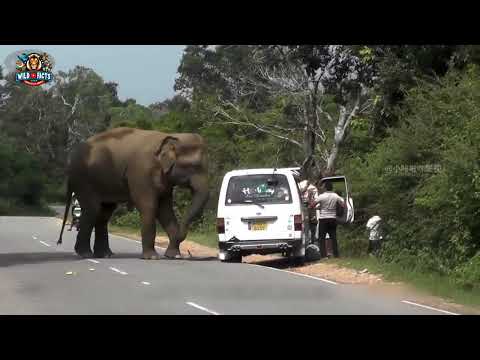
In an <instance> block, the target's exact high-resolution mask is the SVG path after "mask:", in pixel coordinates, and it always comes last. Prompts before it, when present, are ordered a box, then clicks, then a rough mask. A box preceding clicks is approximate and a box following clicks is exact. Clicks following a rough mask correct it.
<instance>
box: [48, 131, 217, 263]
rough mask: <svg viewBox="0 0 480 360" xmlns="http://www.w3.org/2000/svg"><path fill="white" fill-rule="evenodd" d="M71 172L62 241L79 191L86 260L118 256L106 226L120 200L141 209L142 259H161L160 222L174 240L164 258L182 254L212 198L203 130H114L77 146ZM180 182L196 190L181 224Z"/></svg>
mask: <svg viewBox="0 0 480 360" xmlns="http://www.w3.org/2000/svg"><path fill="white" fill-rule="evenodd" d="M66 173H67V203H66V206H65V215H64V218H63V224H62V229H61V232H60V237H59V240H58V242H57V244H61V243H62V234H63V229H64V227H65V222H66V219H67V215H68V209H69V207H70V203H71V198H72V192H74V193H75V194H76V196H77V198H78V201H79V203H80V206H81V208H82V215H81V218H80V230H79V232H78V234H77V239H76V243H75V252H76V253H77V254H78V255H79V256H81V257H83V258H89V257H97V258H103V257H110V256H112V255H114V254H113V252H112V251H111V250H110V246H109V242H108V228H107V227H108V222H109V220H110V218H111V216H112V214H113V212H114V211H115V209H116V207H117V206H118V204H121V203H127V204H128V206H129V208H130V207H132V206H134V207H136V208H137V209H138V211H139V212H140V215H141V236H142V258H143V259H152V260H156V259H159V258H160V257H159V255H158V253H157V252H156V251H155V235H156V221H157V220H158V222H159V223H160V225H161V226H162V227H163V228H164V230H165V232H166V233H167V235H168V238H169V245H168V247H167V250H166V252H165V257H167V258H178V257H181V255H180V243H181V242H182V241H183V240H185V238H186V235H187V232H188V230H189V226H190V225H191V223H192V221H193V220H195V219H196V218H197V217H198V216H200V215H201V214H202V212H203V209H204V207H205V205H206V203H207V201H208V199H209V190H208V164H207V151H206V143H205V141H204V139H203V138H202V137H201V136H200V135H198V134H190V133H172V134H168V133H163V132H159V131H153V130H141V129H135V128H126V127H118V128H114V129H110V130H107V131H105V132H102V133H99V134H96V135H94V136H92V137H90V138H89V139H87V140H86V141H84V142H81V143H79V144H77V145H76V146H75V147H74V148H73V150H72V152H71V155H70V158H69V161H68V164H67V171H66ZM175 186H180V187H184V188H188V189H190V191H191V193H192V204H191V207H190V208H189V210H188V211H187V213H186V215H185V218H184V220H183V221H182V222H181V223H180V224H179V222H178V221H177V218H176V216H175V213H174V210H173V189H174V187H175ZM93 229H95V241H94V248H93V252H92V250H91V248H90V236H91V234H92V231H93Z"/></svg>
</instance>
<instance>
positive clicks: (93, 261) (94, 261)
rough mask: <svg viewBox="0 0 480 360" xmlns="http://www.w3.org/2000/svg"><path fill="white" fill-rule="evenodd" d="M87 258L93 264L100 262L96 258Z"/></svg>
mask: <svg viewBox="0 0 480 360" xmlns="http://www.w3.org/2000/svg"><path fill="white" fill-rule="evenodd" d="M87 260H88V261H90V262H92V263H94V264H100V261H97V260H93V259H87Z"/></svg>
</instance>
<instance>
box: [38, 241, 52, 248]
mask: <svg viewBox="0 0 480 360" xmlns="http://www.w3.org/2000/svg"><path fill="white" fill-rule="evenodd" d="M40 244H43V245H45V246H48V247H50V244H47V243H46V242H45V241H42V240H40Z"/></svg>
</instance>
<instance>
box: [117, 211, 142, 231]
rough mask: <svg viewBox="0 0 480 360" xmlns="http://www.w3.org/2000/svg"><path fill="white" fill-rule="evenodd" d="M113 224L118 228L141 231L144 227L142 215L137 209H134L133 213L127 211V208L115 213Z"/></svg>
mask: <svg viewBox="0 0 480 360" xmlns="http://www.w3.org/2000/svg"><path fill="white" fill-rule="evenodd" d="M112 224H113V225H117V226H123V227H129V228H134V229H140V228H141V226H142V221H141V217H140V213H139V212H138V210H137V209H134V210H133V211H127V210H126V208H124V207H120V208H119V209H118V210H117V211H115V213H114V215H113V217H112Z"/></svg>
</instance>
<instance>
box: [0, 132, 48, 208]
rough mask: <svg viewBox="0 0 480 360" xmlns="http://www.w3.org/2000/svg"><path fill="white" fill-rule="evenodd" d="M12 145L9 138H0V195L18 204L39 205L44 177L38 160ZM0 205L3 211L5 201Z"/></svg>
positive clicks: (42, 192) (43, 188)
mask: <svg viewBox="0 0 480 360" xmlns="http://www.w3.org/2000/svg"><path fill="white" fill-rule="evenodd" d="M14 145H15V144H14V143H13V141H12V140H10V139H6V138H4V137H2V138H0V167H1V168H2V177H1V178H0V197H3V198H4V199H9V201H12V202H18V203H19V204H20V205H21V204H23V205H29V206H39V205H41V202H42V197H43V194H44V190H45V186H44V183H45V180H46V177H45V175H44V174H43V170H42V168H41V166H40V163H39V161H38V160H37V159H35V158H34V157H33V155H31V154H29V153H26V152H23V151H19V150H17V149H16V148H15V146H14ZM2 207H3V211H5V208H6V206H5V202H4V205H2Z"/></svg>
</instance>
